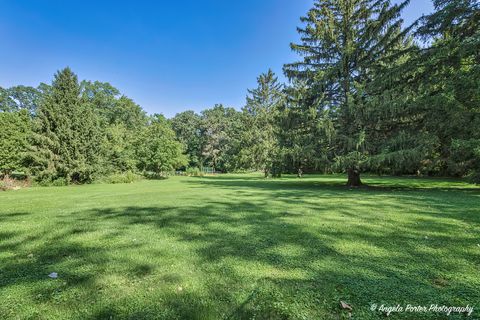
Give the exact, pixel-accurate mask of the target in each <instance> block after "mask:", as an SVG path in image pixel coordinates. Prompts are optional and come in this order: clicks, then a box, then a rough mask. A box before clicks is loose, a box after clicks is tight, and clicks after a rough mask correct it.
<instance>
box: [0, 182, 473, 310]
mask: <svg viewBox="0 0 480 320" xmlns="http://www.w3.org/2000/svg"><path fill="white" fill-rule="evenodd" d="M191 184H192V185H191V186H198V187H202V186H205V185H208V186H210V187H218V188H221V189H232V190H233V191H235V192H232V193H231V194H227V195H225V198H222V199H219V200H216V201H209V202H208V203H204V204H199V205H198V206H182V205H179V206H175V207H173V206H172V207H142V206H132V207H125V208H116V209H111V208H101V209H95V210H88V211H81V212H77V213H74V214H71V215H68V216H59V217H58V222H57V223H58V225H59V226H62V228H61V229H60V228H59V230H48V231H45V232H44V233H39V234H36V235H25V234H22V233H20V232H13V231H12V232H4V233H1V234H0V240H2V245H3V241H6V242H7V244H5V245H10V246H9V247H3V249H4V250H9V251H12V252H15V253H17V254H18V253H19V252H20V254H21V255H22V257H20V258H16V259H11V260H3V259H2V260H3V261H2V265H1V266H0V272H1V273H0V291H1V290H2V288H7V287H10V286H18V285H22V284H25V285H35V284H36V285H39V287H40V289H36V290H34V291H33V292H31V294H32V296H31V301H32V303H34V304H39V305H41V304H42V303H52V302H53V303H54V302H55V297H56V296H57V295H58V290H60V291H64V292H69V291H75V290H80V291H82V292H83V294H82V295H81V296H82V297H83V299H88V300H87V301H86V300H81V301H73V303H74V304H75V303H76V304H82V305H86V304H88V303H92V305H94V307H93V309H90V310H88V311H87V312H86V313H77V314H72V316H77V317H82V318H92V319H109V318H120V319H124V318H131V319H150V318H181V319H218V318H227V319H238V318H257V319H289V318H301V317H304V318H323V319H330V318H331V319H337V318H339V317H346V316H347V313H345V312H343V311H341V310H340V309H339V308H338V303H339V301H340V300H344V301H348V302H349V303H350V304H352V305H353V307H354V311H353V314H354V316H356V317H358V318H362V319H363V318H367V319H368V318H377V317H378V318H382V317H383V315H381V314H380V313H372V312H371V311H370V310H369V306H370V304H371V303H386V304H391V305H395V304H397V303H398V304H407V303H412V304H418V305H430V304H431V303H438V304H447V305H451V304H452V301H453V302H455V303H457V304H458V305H462V304H470V305H472V303H476V301H480V295H479V292H478V290H477V288H476V287H475V285H474V284H471V283H468V281H467V280H465V279H463V278H462V277H461V275H462V265H465V264H477V265H478V262H479V261H480V255H479V254H478V252H477V253H474V252H470V254H465V252H462V251H461V250H458V248H467V247H471V246H472V243H471V241H472V239H471V237H469V235H468V234H465V233H458V232H456V231H458V226H453V225H452V224H450V223H449V222H448V221H443V220H441V219H427V218H426V219H424V220H421V221H418V220H412V219H406V221H402V222H399V221H394V220H390V219H391V218H389V217H388V216H386V217H384V220H383V221H379V223H378V224H375V223H370V224H368V225H365V224H361V223H359V222H361V221H362V220H364V219H366V218H367V217H368V213H369V210H370V211H372V210H378V211H381V210H382V206H383V204H382V203H376V202H375V201H374V199H375V196H374V195H369V193H368V192H367V191H365V190H354V191H350V190H348V189H345V188H343V187H341V186H338V185H329V184H318V183H311V182H309V181H305V182H304V181H289V180H287V181H281V182H279V183H273V182H271V181H261V180H259V179H252V180H250V179H244V178H242V179H232V178H229V179H224V178H220V179H219V178H218V177H215V178H211V179H210V178H208V179H199V180H196V181H195V182H192V183H191ZM243 189H245V190H243ZM242 190H243V191H242ZM248 190H250V191H248ZM258 191H265V192H266V193H264V194H260V195H259V194H258ZM319 191H321V192H320V193H319ZM238 192H243V196H246V197H247V199H248V196H249V195H252V196H253V195H256V198H253V197H252V200H251V201H245V200H239V197H238ZM352 192H356V193H358V198H355V197H354V198H352ZM385 192H386V191H385ZM376 194H377V195H378V194H379V193H378V192H377V193H376ZM332 196H334V197H339V198H341V197H350V198H349V200H350V202H348V201H346V202H345V203H344V204H343V205H342V208H338V205H335V204H328V203H325V204H323V205H321V206H320V205H316V204H310V203H307V204H306V208H308V209H309V210H311V213H310V214H306V213H303V212H295V211H294V210H292V209H291V207H285V208H286V209H285V210H278V211H275V210H273V211H272V210H271V209H272V208H271V207H270V205H271V203H270V202H271V201H274V202H278V203H279V204H284V205H285V204H288V203H290V204H292V201H295V200H296V199H297V200H298V199H301V198H303V199H304V200H305V199H306V197H307V198H308V197H325V198H327V197H332ZM368 197H371V199H370V200H372V201H371V203H370V204H369V207H368V208H366V207H364V206H362V205H360V204H359V203H360V201H368V200H369V198H368ZM441 197H442V194H440V193H434V194H432V195H430V194H429V195H427V196H425V195H424V194H423V193H421V194H420V195H418V194H417V195H415V194H411V193H409V194H407V195H404V200H402V201H403V202H402V201H399V203H397V204H396V206H397V207H396V209H398V210H407V209H408V208H409V203H408V202H409V201H413V202H414V201H415V198H416V199H417V201H419V200H421V201H422V203H423V206H424V207H425V209H426V211H428V210H429V209H428V207H429V206H431V205H434V204H435V205H438V206H440V205H441V204H440V199H441ZM241 199H245V198H244V197H242V198H241ZM417 205H418V203H417ZM449 210H450V211H451V210H452V208H449ZM331 212H337V213H338V214H335V215H332V214H331ZM433 214H434V213H430V215H429V216H428V217H431V215H433ZM454 214H458V213H456V212H453V213H451V216H450V215H445V217H447V218H449V217H450V218H453V215H454ZM14 216H15V215H14ZM20 216H22V214H21V213H19V214H18V217H20ZM468 219H469V221H470V222H475V223H476V224H477V225H478V222H479V219H480V218H479V216H478V209H473V210H472V212H470V213H469V214H468ZM312 221H315V222H316V224H314V225H312V224H311V222H312ZM105 228H109V230H110V232H109V233H108V235H107V238H106V239H104V238H102V239H101V241H100V242H101V245H100V244H99V245H95V246H93V245H86V244H82V243H80V242H78V241H76V240H75V239H76V237H77V236H79V235H82V234H85V235H89V234H92V237H93V236H94V234H95V232H97V231H100V230H105ZM144 228H147V229H148V230H151V229H153V230H155V231H156V232H158V234H159V235H167V236H168V237H170V238H172V239H175V240H172V241H175V242H178V243H180V244H188V245H189V248H191V250H192V256H186V257H181V258H180V259H183V260H184V263H186V264H191V265H192V268H195V271H196V272H197V275H196V276H197V277H199V278H200V279H199V281H201V283H202V285H201V286H202V288H203V290H196V291H195V290H192V291H188V290H187V289H186V290H185V291H184V292H173V293H172V292H170V291H169V292H164V291H162V290H158V291H157V290H155V289H154V290H153V292H151V293H146V292H143V293H142V294H147V295H150V297H143V298H142V297H137V299H133V302H132V301H129V300H128V299H127V298H125V299H123V300H115V299H109V297H108V296H105V294H104V291H102V290H103V289H102V285H101V284H100V283H99V279H100V278H101V277H102V276H105V275H110V276H111V275H112V273H115V276H116V277H121V278H127V279H128V277H132V276H133V277H134V278H135V279H138V281H147V282H148V281H149V279H150V278H149V277H151V276H155V274H156V272H157V266H156V265H155V262H153V263H152V262H151V263H144V262H140V261H135V258H134V257H135V256H134V255H133V253H132V255H133V257H132V256H128V255H124V256H122V255H120V256H113V255H112V254H111V252H112V251H116V252H121V251H122V250H124V249H125V250H129V252H130V251H131V252H136V251H142V254H145V255H147V259H146V260H147V261H158V259H159V257H160V258H163V257H164V256H165V257H164V258H165V259H167V258H168V256H169V254H170V253H169V252H168V250H169V249H168V247H164V246H163V245H161V244H160V243H161V242H160V239H159V238H156V237H155V233H154V235H153V236H152V238H151V239H149V241H148V242H142V243H130V244H125V238H129V237H131V235H132V234H134V233H135V232H138V230H144ZM438 233H441V235H440V236H439V235H438ZM29 236H31V237H32V236H33V238H31V241H36V240H38V239H48V241H46V242H45V241H44V244H43V245H41V246H39V247H38V248H37V249H36V251H35V256H34V258H27V255H28V252H27V251H25V249H24V248H23V245H24V242H23V241H24V240H25V239H28V237H29ZM103 236H105V235H103ZM425 236H429V237H430V240H426V239H424V237H425ZM157 241H158V242H157ZM446 254H447V255H446ZM437 255H440V256H441V258H440V257H439V256H437ZM448 255H450V256H448ZM160 260H161V259H160ZM112 265H114V266H115V268H114V271H112V269H111V266H112ZM58 266H61V268H62V269H61V270H59V271H60V273H61V274H62V280H65V281H64V283H62V284H61V285H59V286H52V285H51V284H49V283H48V281H49V280H48V279H46V278H45V275H47V274H48V273H49V272H51V271H55V268H57V267H58ZM254 271H255V272H254ZM185 276H186V275H185V274H182V273H181V272H180V271H178V270H175V269H174V268H172V270H170V273H169V274H166V275H164V279H165V282H167V283H170V282H171V284H172V285H175V284H176V283H177V282H178V281H179V279H181V278H182V277H185ZM142 279H144V280H142ZM438 279H440V280H438ZM125 281H126V280H125ZM152 285H155V283H153V284H152ZM127 286H128V285H127ZM132 286H133V284H132ZM72 296H74V295H73V294H72ZM110 300H112V301H110ZM97 301H101V303H99V304H97V303H96V302H97ZM59 307H61V305H60V306H59ZM477 307H479V306H477ZM64 308H65V310H69V309H68V306H64ZM0 310H1V309H0ZM65 312H70V311H65ZM79 312H80V311H79ZM80 315H81V316H80ZM409 316H410V315H409V314H403V315H400V317H405V318H408V317H409ZM421 316H424V317H425V318H426V319H427V318H431V319H439V317H438V315H435V314H424V315H421Z"/></svg>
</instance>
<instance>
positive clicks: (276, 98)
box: [241, 70, 285, 177]
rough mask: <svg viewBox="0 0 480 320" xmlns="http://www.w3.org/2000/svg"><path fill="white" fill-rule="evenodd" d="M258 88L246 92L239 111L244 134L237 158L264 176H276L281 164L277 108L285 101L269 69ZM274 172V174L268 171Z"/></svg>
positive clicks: (281, 90) (260, 77) (279, 86)
mask: <svg viewBox="0 0 480 320" xmlns="http://www.w3.org/2000/svg"><path fill="white" fill-rule="evenodd" d="M257 83H258V87H257V88H255V89H252V90H248V93H249V95H248V96H247V104H246V105H245V107H244V108H243V116H244V117H243V121H244V132H243V134H242V150H241V156H242V157H243V158H244V160H243V162H244V163H245V165H246V166H247V167H249V168H255V169H261V170H262V171H263V172H264V174H265V177H268V176H269V175H270V174H272V175H274V176H275V175H279V174H280V172H281V168H280V166H279V164H281V163H282V160H283V159H281V156H280V145H279V136H278V135H279V123H278V121H279V119H278V118H279V109H280V108H281V107H282V104H283V103H284V102H285V97H284V96H285V95H284V93H283V86H282V85H281V84H280V83H279V82H278V78H277V77H276V76H275V74H274V73H273V71H272V70H268V72H267V73H264V74H261V75H260V76H259V77H258V79H257ZM272 171H275V172H272Z"/></svg>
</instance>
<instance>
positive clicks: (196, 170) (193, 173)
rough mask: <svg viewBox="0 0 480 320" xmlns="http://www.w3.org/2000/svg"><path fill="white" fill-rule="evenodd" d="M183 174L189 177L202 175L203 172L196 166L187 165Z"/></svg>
mask: <svg viewBox="0 0 480 320" xmlns="http://www.w3.org/2000/svg"><path fill="white" fill-rule="evenodd" d="M185 174H186V175H187V176H191V177H203V172H202V171H201V170H200V169H199V168H197V167H191V168H190V167H189V168H187V170H185Z"/></svg>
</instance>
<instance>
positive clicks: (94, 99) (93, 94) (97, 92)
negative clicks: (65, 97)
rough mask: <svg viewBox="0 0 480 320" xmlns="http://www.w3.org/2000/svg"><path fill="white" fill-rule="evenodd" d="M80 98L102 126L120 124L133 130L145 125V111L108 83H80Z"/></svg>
mask: <svg viewBox="0 0 480 320" xmlns="http://www.w3.org/2000/svg"><path fill="white" fill-rule="evenodd" d="M81 96H82V100H83V101H84V103H87V104H89V105H90V106H91V108H93V109H94V110H95V111H96V113H98V115H99V116H100V119H101V120H102V122H103V125H104V126H108V125H113V124H120V123H121V124H123V125H125V126H126V128H127V129H129V130H134V129H138V128H140V127H142V126H144V125H145V124H146V121H147V117H146V114H145V111H143V110H142V108H141V107H140V106H139V105H137V104H136V103H135V102H134V101H133V100H132V99H130V98H128V97H126V96H124V95H121V94H120V91H119V90H118V89H117V88H115V87H113V86H112V85H111V84H110V83H108V82H99V81H95V82H91V81H82V83H81Z"/></svg>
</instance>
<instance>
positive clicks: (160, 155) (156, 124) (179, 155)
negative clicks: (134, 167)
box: [136, 114, 188, 175]
mask: <svg viewBox="0 0 480 320" xmlns="http://www.w3.org/2000/svg"><path fill="white" fill-rule="evenodd" d="M136 145H137V147H136V148H137V150H136V157H137V159H138V168H139V169H140V170H141V171H143V172H154V173H156V174H157V175H161V174H164V175H166V174H168V173H169V172H171V171H172V170H175V169H176V168H180V167H182V166H185V165H186V164H187V162H188V159H187V157H186V156H185V155H184V154H183V145H182V144H181V143H179V142H178V141H177V140H176V137H175V132H174V131H173V129H172V128H171V126H170V124H169V122H168V121H167V119H165V117H164V116H162V115H158V114H156V115H154V116H152V117H151V119H150V121H149V124H148V125H147V126H146V127H145V128H144V129H143V130H142V131H141V132H139V136H138V140H137V143H136Z"/></svg>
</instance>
